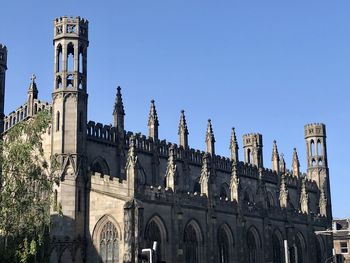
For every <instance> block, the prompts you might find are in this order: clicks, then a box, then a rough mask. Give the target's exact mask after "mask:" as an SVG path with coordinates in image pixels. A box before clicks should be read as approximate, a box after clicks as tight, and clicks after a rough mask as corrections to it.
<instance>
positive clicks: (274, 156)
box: [271, 140, 280, 174]
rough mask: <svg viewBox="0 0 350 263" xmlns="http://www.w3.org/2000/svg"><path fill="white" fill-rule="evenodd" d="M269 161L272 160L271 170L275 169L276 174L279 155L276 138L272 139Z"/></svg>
mask: <svg viewBox="0 0 350 263" xmlns="http://www.w3.org/2000/svg"><path fill="white" fill-rule="evenodd" d="M271 161H272V170H273V171H275V172H276V173H277V174H279V172H280V167H279V165H280V157H279V155H278V149H277V143H276V140H274V141H273V146H272V157H271Z"/></svg>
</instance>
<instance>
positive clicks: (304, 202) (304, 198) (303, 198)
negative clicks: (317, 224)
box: [300, 178, 309, 213]
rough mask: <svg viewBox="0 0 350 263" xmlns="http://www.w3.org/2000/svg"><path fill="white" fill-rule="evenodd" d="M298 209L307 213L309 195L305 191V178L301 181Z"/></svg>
mask: <svg viewBox="0 0 350 263" xmlns="http://www.w3.org/2000/svg"><path fill="white" fill-rule="evenodd" d="M300 209H301V212H303V213H309V195H308V194H307V191H306V180H305V178H304V179H303V180H302V181H301V192H300Z"/></svg>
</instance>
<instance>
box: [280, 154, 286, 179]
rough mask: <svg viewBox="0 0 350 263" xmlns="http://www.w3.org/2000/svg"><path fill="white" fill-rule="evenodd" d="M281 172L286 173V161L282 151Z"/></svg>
mask: <svg viewBox="0 0 350 263" xmlns="http://www.w3.org/2000/svg"><path fill="white" fill-rule="evenodd" d="M280 172H281V174H285V173H286V162H285V161H284V154H283V153H281V155H280Z"/></svg>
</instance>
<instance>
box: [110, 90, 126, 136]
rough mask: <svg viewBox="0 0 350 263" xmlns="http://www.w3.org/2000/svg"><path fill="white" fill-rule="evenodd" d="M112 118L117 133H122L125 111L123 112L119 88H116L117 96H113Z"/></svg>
mask: <svg viewBox="0 0 350 263" xmlns="http://www.w3.org/2000/svg"><path fill="white" fill-rule="evenodd" d="M113 116H114V127H117V129H118V131H119V132H123V131H124V116H125V111H124V104H123V98H122V93H121V88H120V87H119V86H118V87H117V94H116V96H115V103H114V107H113Z"/></svg>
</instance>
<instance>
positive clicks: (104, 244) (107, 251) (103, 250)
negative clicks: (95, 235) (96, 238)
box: [100, 221, 119, 263]
mask: <svg viewBox="0 0 350 263" xmlns="http://www.w3.org/2000/svg"><path fill="white" fill-rule="evenodd" d="M100 257H101V261H102V262H103V263H118V262H119V241H118V233H117V229H116V227H115V226H114V225H113V224H112V223H111V222H110V221H108V222H107V223H106V224H105V225H104V227H103V229H102V231H101V234H100Z"/></svg>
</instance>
